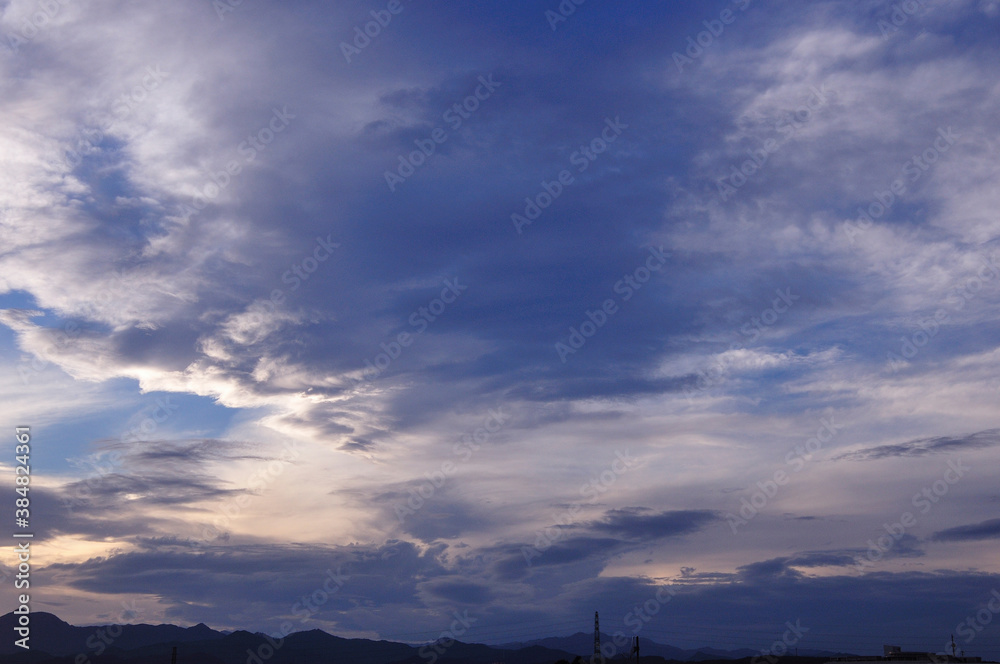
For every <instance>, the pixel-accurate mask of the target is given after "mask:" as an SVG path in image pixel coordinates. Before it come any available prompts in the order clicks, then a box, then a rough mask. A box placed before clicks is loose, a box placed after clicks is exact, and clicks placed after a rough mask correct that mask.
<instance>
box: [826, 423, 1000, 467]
mask: <svg viewBox="0 0 1000 664" xmlns="http://www.w3.org/2000/svg"><path fill="white" fill-rule="evenodd" d="M998 443H1000V429H987V430H986V431H978V432H976V433H971V434H966V435H963V436H936V437H934V438H917V439H915V440H911V441H907V442H905V443H899V444H898V445H880V446H878V447H870V448H868V449H864V450H857V451H855V452H847V453H844V454H839V455H837V456H835V457H833V460H834V461H840V460H849V461H867V460H869V459H886V458H892V457H903V458H906V457H921V456H927V455H929V454H950V453H953V452H958V451H961V450H978V449H984V448H988V447H993V446H995V445H997V444H998Z"/></svg>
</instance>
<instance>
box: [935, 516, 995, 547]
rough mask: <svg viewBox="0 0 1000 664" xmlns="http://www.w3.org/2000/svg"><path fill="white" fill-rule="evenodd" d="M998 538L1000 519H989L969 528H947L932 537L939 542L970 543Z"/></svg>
mask: <svg viewBox="0 0 1000 664" xmlns="http://www.w3.org/2000/svg"><path fill="white" fill-rule="evenodd" d="M996 538H1000V519H988V520H986V521H981V522H979V523H973V524H969V525H967V526H956V527H954V528H947V529H945V530H939V531H938V532H936V533H934V534H933V535H931V539H932V540H935V541H937V542H968V541H973V540H984V539H996Z"/></svg>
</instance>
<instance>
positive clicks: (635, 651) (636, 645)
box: [632, 636, 639, 664]
mask: <svg viewBox="0 0 1000 664" xmlns="http://www.w3.org/2000/svg"><path fill="white" fill-rule="evenodd" d="M633 643H634V645H633V646H632V652H634V653H635V664H639V637H638V636H637V637H635V641H634V642H633Z"/></svg>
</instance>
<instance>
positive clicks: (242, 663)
mask: <svg viewBox="0 0 1000 664" xmlns="http://www.w3.org/2000/svg"><path fill="white" fill-rule="evenodd" d="M16 618H17V616H15V615H14V614H13V613H8V614H6V615H4V616H0V633H5V634H13V633H14V632H13V628H14V626H15V624H16ZM605 639H606V641H605ZM601 640H602V643H613V640H612V637H610V636H607V635H602V637H601ZM30 644H31V650H30V651H25V650H24V649H22V648H18V647H16V646H15V645H14V644H13V639H3V640H0V660H2V661H3V663H4V664H169V663H170V655H171V651H172V649H173V648H174V647H175V646H176V647H177V664H348V663H349V664H429V663H430V662H432V661H434V660H436V661H439V662H443V663H447V664H496V663H500V664H555V663H556V662H559V661H560V660H563V661H565V662H570V661H572V660H574V659H575V658H576V657H577V656H580V657H582V658H584V661H585V662H586V660H587V659H588V656H589V655H590V653H592V652H593V644H594V641H593V635H592V634H587V633H585V632H579V633H577V634H573V635H571V636H566V637H549V638H545V639H537V640H535V641H529V642H525V643H508V644H504V645H501V646H487V645H483V644H478V643H463V642H461V641H454V642H451V643H449V644H444V643H441V644H439V645H438V646H437V648H436V650H437V651H438V652H435V644H428V645H411V644H406V643H397V642H393V641H373V640H370V639H348V638H343V637H339V636H334V635H332V634H328V633H326V632H324V631H322V630H319V629H313V630H309V631H305V632H296V633H294V634H290V635H289V636H287V637H285V638H284V639H278V640H275V639H273V638H272V637H269V636H267V635H265V634H261V633H252V632H247V631H237V632H232V633H229V634H227V633H224V632H219V631H216V630H213V629H211V628H210V627H208V626H206V625H203V624H198V625H195V626H194V627H178V626H176V625H110V626H109V625H99V626H87V627H79V626H74V625H70V624H69V623H67V622H65V621H63V620H61V619H59V618H58V617H57V616H55V615H53V614H51V613H32V614H31V640H30ZM639 647H640V653H641V654H642V656H643V657H642V664H666V662H671V661H672V662H694V661H697V662H699V663H701V664H705V662H707V661H716V662H724V663H725V664H734V661H735V660H737V659H742V660H749V658H750V657H751V656H754V655H757V654H758V652H757V651H753V650H748V649H740V650H718V649H715V648H701V649H697V650H685V649H682V648H675V647H673V646H669V645H664V644H661V643H656V642H655V641H650V640H648V639H640V641H639ZM625 654H627V653H625V652H621V653H620V654H619V655H618V656H617V657H615V658H614V659H621V658H623V657H624V655H625ZM832 654H834V653H825V652H821V651H808V652H807V651H803V652H802V655H803V656H802V657H795V658H785V659H786V660H796V661H797V662H798V661H800V662H802V664H819V662H822V661H826V659H827V658H828V657H829V656H830V655H832ZM809 655H812V656H814V657H823V658H824V659H822V660H820V659H817V660H815V661H810V659H809Z"/></svg>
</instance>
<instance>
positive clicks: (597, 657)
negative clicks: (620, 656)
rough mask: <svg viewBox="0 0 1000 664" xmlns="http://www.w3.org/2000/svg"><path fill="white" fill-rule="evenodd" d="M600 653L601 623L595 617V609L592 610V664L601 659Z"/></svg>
mask: <svg viewBox="0 0 1000 664" xmlns="http://www.w3.org/2000/svg"><path fill="white" fill-rule="evenodd" d="M602 657H603V656H602V655H601V623H600V621H598V619H597V611H594V664H597V662H600V661H603V660H602Z"/></svg>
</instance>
